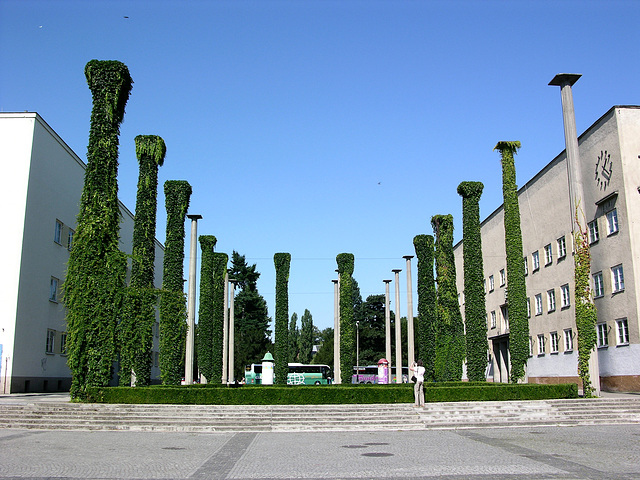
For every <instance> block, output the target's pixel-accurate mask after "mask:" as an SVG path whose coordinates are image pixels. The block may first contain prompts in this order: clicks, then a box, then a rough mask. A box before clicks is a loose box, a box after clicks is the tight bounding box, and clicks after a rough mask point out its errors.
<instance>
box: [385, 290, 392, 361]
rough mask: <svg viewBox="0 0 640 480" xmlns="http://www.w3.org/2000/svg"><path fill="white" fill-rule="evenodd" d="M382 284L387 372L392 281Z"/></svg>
mask: <svg viewBox="0 0 640 480" xmlns="http://www.w3.org/2000/svg"><path fill="white" fill-rule="evenodd" d="M383 282H384V337H385V338H384V340H385V342H384V344H385V350H384V354H385V356H386V357H385V358H386V359H387V362H389V370H391V365H392V363H391V312H390V310H391V308H390V305H389V302H390V301H391V300H390V299H389V284H390V283H391V282H392V280H383Z"/></svg>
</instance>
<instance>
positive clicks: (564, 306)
mask: <svg viewBox="0 0 640 480" xmlns="http://www.w3.org/2000/svg"><path fill="white" fill-rule="evenodd" d="M570 308H571V305H563V306H562V307H560V310H568V309H570Z"/></svg>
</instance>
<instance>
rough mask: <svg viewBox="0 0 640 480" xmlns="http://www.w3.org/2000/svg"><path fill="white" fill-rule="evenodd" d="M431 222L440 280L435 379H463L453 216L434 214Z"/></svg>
mask: <svg viewBox="0 0 640 480" xmlns="http://www.w3.org/2000/svg"><path fill="white" fill-rule="evenodd" d="M431 225H432V226H433V231H434V233H435V235H436V244H435V252H436V255H435V258H436V273H437V279H436V282H437V284H438V292H437V312H438V322H437V325H436V357H435V367H434V368H435V376H436V381H454V380H460V379H461V378H462V364H463V362H464V356H465V338H464V325H463V323H462V315H461V314H460V305H459V303H458V289H457V287H456V266H455V261H454V257H453V216H451V215H434V216H433V217H432V218H431Z"/></svg>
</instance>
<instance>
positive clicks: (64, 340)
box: [60, 332, 67, 355]
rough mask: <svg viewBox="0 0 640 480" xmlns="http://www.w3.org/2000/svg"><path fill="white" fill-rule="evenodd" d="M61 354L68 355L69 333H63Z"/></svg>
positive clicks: (61, 336)
mask: <svg viewBox="0 0 640 480" xmlns="http://www.w3.org/2000/svg"><path fill="white" fill-rule="evenodd" d="M60 354H61V355H66V354H67V332H63V333H61V334H60Z"/></svg>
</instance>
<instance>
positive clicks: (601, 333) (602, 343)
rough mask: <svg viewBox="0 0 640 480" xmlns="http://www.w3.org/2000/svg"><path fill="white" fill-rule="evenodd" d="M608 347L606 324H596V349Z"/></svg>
mask: <svg viewBox="0 0 640 480" xmlns="http://www.w3.org/2000/svg"><path fill="white" fill-rule="evenodd" d="M608 345H609V330H608V328H607V324H606V323H599V324H598V348H604V347H607V346H608Z"/></svg>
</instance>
